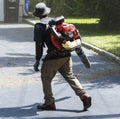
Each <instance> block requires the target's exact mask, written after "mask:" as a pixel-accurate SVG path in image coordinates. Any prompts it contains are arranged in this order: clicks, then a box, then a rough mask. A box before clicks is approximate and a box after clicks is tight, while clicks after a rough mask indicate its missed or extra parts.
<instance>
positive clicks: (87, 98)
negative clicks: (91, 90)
mask: <svg viewBox="0 0 120 119" xmlns="http://www.w3.org/2000/svg"><path fill="white" fill-rule="evenodd" d="M81 100H82V102H83V106H84V109H83V110H84V111H87V109H88V108H89V107H90V106H91V96H89V95H88V94H87V93H85V94H83V95H82V97H81Z"/></svg>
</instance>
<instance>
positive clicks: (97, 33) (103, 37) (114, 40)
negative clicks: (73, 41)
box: [65, 18, 120, 57]
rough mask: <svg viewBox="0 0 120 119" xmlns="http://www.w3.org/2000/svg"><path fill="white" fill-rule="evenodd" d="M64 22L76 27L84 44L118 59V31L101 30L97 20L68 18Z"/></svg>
mask: <svg viewBox="0 0 120 119" xmlns="http://www.w3.org/2000/svg"><path fill="white" fill-rule="evenodd" d="M65 21H66V22H69V23H74V24H75V25H76V27H77V28H78V29H79V31H80V34H81V36H82V40H83V41H84V42H87V43H89V44H92V45H94V46H97V47H99V48H101V49H104V50H106V51H108V52H111V53H113V54H115V55H117V56H119V57H120V32H119V31H112V30H109V31H105V30H104V31H103V30H101V29H100V28H99V25H98V23H99V19H98V18H85V19H84V18H77V19H72V18H71V19H70V18H68V19H66V20H65Z"/></svg>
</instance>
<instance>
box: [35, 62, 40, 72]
mask: <svg viewBox="0 0 120 119" xmlns="http://www.w3.org/2000/svg"><path fill="white" fill-rule="evenodd" d="M38 67H39V61H36V62H35V64H34V70H35V71H39V69H38Z"/></svg>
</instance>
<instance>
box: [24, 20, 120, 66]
mask: <svg viewBox="0 0 120 119" xmlns="http://www.w3.org/2000/svg"><path fill="white" fill-rule="evenodd" d="M24 20H25V21H26V22H28V23H29V24H31V25H34V24H35V22H34V21H33V20H30V19H24ZM82 46H84V47H85V48H87V49H92V50H93V51H95V52H97V53H98V54H99V55H102V56H104V57H106V58H107V59H109V60H111V61H113V62H116V63H118V64H119V65H120V57H118V56H116V55H114V54H112V53H110V52H107V51H105V50H102V49H100V48H98V47H96V46H93V45H91V44H88V43H86V42H82Z"/></svg>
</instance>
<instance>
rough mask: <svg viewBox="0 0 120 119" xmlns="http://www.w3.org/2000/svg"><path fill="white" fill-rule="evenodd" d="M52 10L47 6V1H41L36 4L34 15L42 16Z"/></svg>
mask: <svg viewBox="0 0 120 119" xmlns="http://www.w3.org/2000/svg"><path fill="white" fill-rule="evenodd" d="M50 11H51V9H50V8H49V7H47V6H46V4H45V3H43V2H40V3H38V4H36V6H35V11H34V13H33V15H34V16H36V17H41V16H45V15H48V14H49V13H50Z"/></svg>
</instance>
